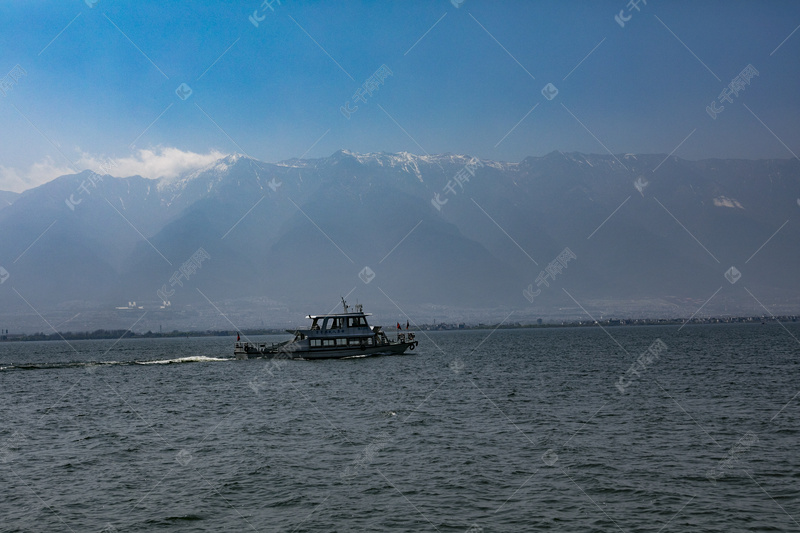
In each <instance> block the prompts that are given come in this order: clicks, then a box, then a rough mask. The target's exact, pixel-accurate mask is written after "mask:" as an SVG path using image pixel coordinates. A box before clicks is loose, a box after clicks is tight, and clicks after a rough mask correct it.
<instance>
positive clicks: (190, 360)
mask: <svg viewBox="0 0 800 533" xmlns="http://www.w3.org/2000/svg"><path fill="white" fill-rule="evenodd" d="M212 361H233V359H232V358H231V357H206V356H204V355H194V356H191V357H180V358H178V359H157V360H155V361H133V364H136V365H170V364H175V363H206V362H212Z"/></svg>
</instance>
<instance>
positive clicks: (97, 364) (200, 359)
mask: <svg viewBox="0 0 800 533" xmlns="http://www.w3.org/2000/svg"><path fill="white" fill-rule="evenodd" d="M219 361H234V359H233V358H231V357H206V356H204V355H194V356H189V357H179V358H177V359H154V360H151V361H68V362H64V363H19V364H0V372H8V371H11V370H54V369H60V368H85V369H86V370H87V371H88V372H93V371H95V370H97V369H99V368H102V367H106V366H134V365H168V364H179V363H212V362H219Z"/></svg>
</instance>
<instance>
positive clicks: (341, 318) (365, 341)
mask: <svg viewBox="0 0 800 533" xmlns="http://www.w3.org/2000/svg"><path fill="white" fill-rule="evenodd" d="M342 307H343V308H344V312H342V313H333V314H326V315H308V316H306V318H307V319H309V320H311V327H309V328H308V329H287V330H286V332H287V333H291V334H293V335H294V338H293V339H291V340H288V341H286V342H280V343H272V344H267V343H255V342H243V341H241V340H239V339H238V337H237V342H236V344H235V345H234V351H233V353H234V356H235V357H236V358H237V359H249V358H251V357H252V358H284V359H341V358H344V357H360V356H368V355H399V354H403V353H405V352H406V350H413V349H414V348H416V347H417V345H419V341H417V340H415V339H414V333H413V332H410V331H406V332H405V333H404V332H402V331H401V330H399V327H398V332H397V336H396V338H394V339H390V338H389V337H387V336H386V333H384V332H383V330H382V329H381V326H370V325H369V324H368V323H367V317H368V316H372V313H365V312H364V310H363V306H362V305H361V304H356V305H355V306H354V309H353V311H352V312H351V311H350V306H348V305H347V302H346V301H345V300H344V298H342ZM406 327H408V325H406Z"/></svg>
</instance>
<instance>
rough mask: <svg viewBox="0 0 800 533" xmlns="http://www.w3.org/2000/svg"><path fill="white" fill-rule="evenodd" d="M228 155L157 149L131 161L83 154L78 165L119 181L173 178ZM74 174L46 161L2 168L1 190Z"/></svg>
mask: <svg viewBox="0 0 800 533" xmlns="http://www.w3.org/2000/svg"><path fill="white" fill-rule="evenodd" d="M226 155H228V154H225V153H223V152H219V151H217V150H211V151H209V152H208V153H205V154H199V153H196V152H189V151H184V150H180V149H178V148H156V149H153V150H137V151H136V152H135V153H134V154H133V155H131V156H128V157H117V158H108V157H101V156H98V155H94V154H88V153H83V154H81V157H80V159H79V160H78V161H77V164H76V166H77V168H78V169H80V170H84V169H89V170H93V171H95V172H97V173H98V174H110V175H112V176H116V177H127V176H134V175H137V174H138V175H139V176H142V177H145V178H151V179H155V178H168V179H169V178H174V177H176V176H178V175H180V174H181V173H183V172H186V171H187V170H195V169H198V168H202V167H204V166H207V165H210V164H211V163H213V162H214V161H216V160H217V159H220V158H222V157H225V156H226ZM74 173H75V170H74V169H73V168H72V167H70V166H68V165H62V164H57V163H56V162H55V161H53V159H52V158H50V157H46V158H44V159H43V160H42V161H40V162H38V163H34V164H32V165H31V166H30V167H28V168H27V169H17V168H13V167H5V166H2V165H0V190H4V191H14V192H22V191H24V190H27V189H31V188H33V187H38V186H39V185H42V184H44V183H47V182H48V181H52V180H54V179H55V178H57V177H59V176H63V175H64V174H74Z"/></svg>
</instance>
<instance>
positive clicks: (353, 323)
mask: <svg viewBox="0 0 800 533" xmlns="http://www.w3.org/2000/svg"><path fill="white" fill-rule="evenodd" d="M347 325H348V326H349V327H351V328H361V327H364V326H366V325H367V321H366V320H365V319H364V317H363V316H353V317H349V318H348V319H347Z"/></svg>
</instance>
